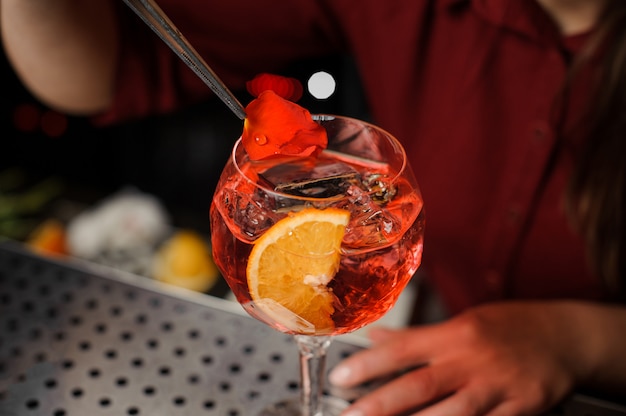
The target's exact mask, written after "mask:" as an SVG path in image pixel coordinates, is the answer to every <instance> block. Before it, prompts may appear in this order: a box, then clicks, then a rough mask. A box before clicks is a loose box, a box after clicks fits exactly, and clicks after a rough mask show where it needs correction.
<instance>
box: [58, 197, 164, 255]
mask: <svg viewBox="0 0 626 416" xmlns="http://www.w3.org/2000/svg"><path fill="white" fill-rule="evenodd" d="M169 229H170V226H169V218H168V215H167V212H166V210H165V208H164V207H163V205H162V204H161V203H160V201H159V200H158V199H157V198H155V197H154V196H152V195H149V194H145V193H141V192H139V191H137V190H130V189H127V190H122V191H120V192H118V193H117V194H114V195H112V196H110V197H108V198H106V199H104V200H103V201H102V202H100V203H99V204H98V205H96V206H95V207H93V208H91V209H88V210H86V211H84V212H82V213H81V214H79V215H77V216H76V217H75V218H74V219H73V220H72V221H71V222H70V223H69V225H68V233H67V237H68V247H69V250H70V253H72V254H73V255H75V256H78V257H83V258H88V259H90V258H94V257H96V256H98V255H100V254H101V253H103V252H108V253H112V252H125V251H137V250H139V251H143V249H148V248H150V247H152V246H154V245H155V244H157V243H158V242H159V241H160V240H161V239H162V238H164V237H165V236H166V234H167V232H168V231H169Z"/></svg>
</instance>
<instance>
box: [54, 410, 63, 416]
mask: <svg viewBox="0 0 626 416" xmlns="http://www.w3.org/2000/svg"><path fill="white" fill-rule="evenodd" d="M52 416H67V412H66V411H65V410H63V409H57V410H55V411H54V413H52Z"/></svg>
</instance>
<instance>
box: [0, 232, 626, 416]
mask: <svg viewBox="0 0 626 416" xmlns="http://www.w3.org/2000/svg"><path fill="white" fill-rule="evenodd" d="M356 340H357V339H356V338H354V337H350V336H346V337H339V338H338V339H336V340H335V341H334V342H333V343H332V344H331V347H330V351H329V356H328V364H329V368H330V367H332V365H334V364H335V363H336V362H338V361H339V360H341V359H342V358H344V357H346V356H348V355H350V354H351V353H353V352H355V351H357V350H359V349H360V348H363V345H362V344H360V343H359V342H357V341H356ZM372 387H373V385H369V386H363V387H362V388H361V389H354V390H350V391H345V390H342V391H339V390H333V391H332V392H331V393H332V394H334V395H337V396H339V397H342V398H345V399H347V400H351V399H354V398H356V397H358V396H359V395H360V394H362V393H363V392H364V391H365V390H367V389H370V388H372ZM298 389H299V383H298V356H297V348H296V345H295V343H294V342H293V341H292V339H291V337H290V336H287V335H284V334H281V333H278V332H276V331H274V330H272V329H271V328H269V327H267V326H265V325H264V324H262V323H260V322H258V321H256V320H254V319H252V318H250V317H248V316H247V315H246V314H245V313H244V312H243V310H242V308H241V307H240V306H239V305H238V304H235V303H233V302H230V301H227V300H223V299H220V298H215V297H211V296H206V295H202V294H199V293H193V292H189V291H185V290H182V289H180V290H179V289H177V288H172V287H169V286H164V285H161V284H159V283H158V282H156V281H153V280H149V279H147V278H143V277H140V276H135V275H132V274H127V273H123V272H120V271H117V270H113V269H109V268H105V267H101V266H97V265H93V264H89V263H83V262H78V261H66V260H58V261H57V260H54V259H49V258H44V257H40V256H38V255H36V254H34V253H31V252H30V251H29V250H27V249H25V248H24V247H23V246H22V245H20V244H19V243H15V242H2V243H0V416H98V415H116V416H123V415H150V416H158V415H194V416H199V415H224V416H243V415H256V414H258V413H259V412H260V411H261V410H262V409H263V408H265V407H266V406H267V405H268V404H270V403H274V402H276V401H278V400H281V399H285V398H289V397H297V395H298ZM550 415H554V416H556V415H567V416H570V415H572V416H619V415H626V408H624V407H623V406H621V405H618V404H617V403H612V402H608V401H605V400H599V399H596V398H593V397H590V396H586V395H574V396H573V397H571V398H570V399H568V400H567V401H566V402H564V403H563V404H562V405H561V406H559V408H558V409H554V411H553V412H551V413H550Z"/></svg>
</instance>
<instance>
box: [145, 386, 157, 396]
mask: <svg viewBox="0 0 626 416" xmlns="http://www.w3.org/2000/svg"><path fill="white" fill-rule="evenodd" d="M156 391H157V390H156V388H154V387H153V386H146V387H144V388H143V394H145V395H146V396H154V395H155V394H156Z"/></svg>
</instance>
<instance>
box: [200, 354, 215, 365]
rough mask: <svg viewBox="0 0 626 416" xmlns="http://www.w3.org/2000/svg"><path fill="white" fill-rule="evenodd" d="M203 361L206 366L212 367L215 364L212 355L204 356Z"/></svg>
mask: <svg viewBox="0 0 626 416" xmlns="http://www.w3.org/2000/svg"><path fill="white" fill-rule="evenodd" d="M201 361H202V364H204V365H211V364H213V357H212V356H210V355H203V356H202V358H201Z"/></svg>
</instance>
